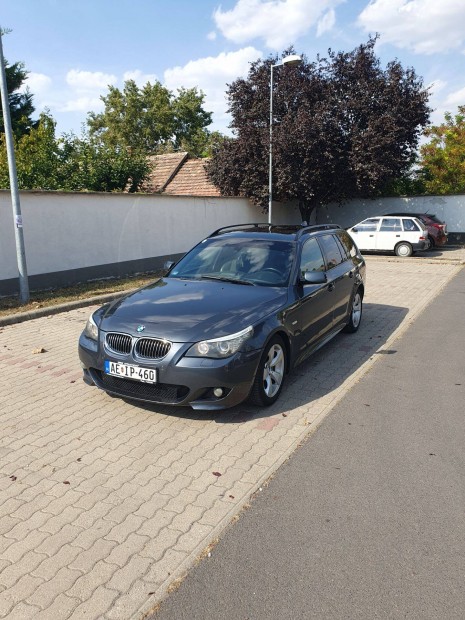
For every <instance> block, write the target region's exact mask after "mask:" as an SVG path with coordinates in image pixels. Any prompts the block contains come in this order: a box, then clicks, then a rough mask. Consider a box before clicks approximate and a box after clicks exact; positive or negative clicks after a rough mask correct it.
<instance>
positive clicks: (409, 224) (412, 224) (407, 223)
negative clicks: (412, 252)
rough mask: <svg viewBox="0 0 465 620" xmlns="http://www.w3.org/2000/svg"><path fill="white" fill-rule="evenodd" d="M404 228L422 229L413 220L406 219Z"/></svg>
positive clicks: (408, 229) (409, 229)
mask: <svg viewBox="0 0 465 620" xmlns="http://www.w3.org/2000/svg"><path fill="white" fill-rule="evenodd" d="M404 230H405V231H407V232H408V231H413V230H420V229H419V227H418V226H417V224H416V223H415V222H414V221H413V220H404Z"/></svg>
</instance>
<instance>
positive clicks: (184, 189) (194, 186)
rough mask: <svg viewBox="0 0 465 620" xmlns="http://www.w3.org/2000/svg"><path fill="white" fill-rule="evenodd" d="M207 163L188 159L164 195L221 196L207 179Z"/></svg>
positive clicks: (205, 160)
mask: <svg viewBox="0 0 465 620" xmlns="http://www.w3.org/2000/svg"><path fill="white" fill-rule="evenodd" d="M207 162H208V160H207V159H187V160H186V161H185V162H183V165H182V166H181V168H180V169H179V170H178V172H177V174H176V175H175V176H174V177H173V179H172V180H171V181H170V182H169V183H168V185H167V186H166V189H165V192H164V193H165V194H170V195H172V196H221V193H220V190H219V189H218V188H217V187H215V185H213V183H212V182H211V181H210V180H209V179H208V177H207V172H206V169H205V165H206V163H207Z"/></svg>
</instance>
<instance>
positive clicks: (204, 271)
mask: <svg viewBox="0 0 465 620" xmlns="http://www.w3.org/2000/svg"><path fill="white" fill-rule="evenodd" d="M365 269H366V267H365V261H364V259H363V257H362V256H361V254H360V252H359V250H358V248H357V246H356V245H355V243H354V241H353V240H352V238H351V237H350V235H349V234H348V233H347V232H346V231H345V230H343V229H341V228H339V227H338V226H333V225H321V226H275V225H269V224H263V223H260V224H244V225H237V226H228V227H225V228H221V229H219V230H217V231H215V232H214V233H212V234H211V235H210V236H209V237H208V238H206V239H204V240H203V241H201V242H200V243H199V244H198V245H196V246H195V247H194V248H193V249H192V250H190V252H188V253H187V254H186V255H184V257H183V258H181V260H179V262H177V263H176V264H173V263H172V264H170V265H167V273H166V275H165V276H164V277H162V278H161V279H159V280H157V281H155V282H153V283H151V284H149V285H148V286H144V287H143V288H141V289H138V290H137V291H135V292H132V293H129V294H128V295H126V296H124V297H122V298H121V299H118V300H116V301H113V302H111V303H109V304H106V305H104V306H102V307H101V308H100V309H99V310H97V311H96V312H94V313H93V314H92V315H91V316H90V317H89V320H88V321H87V325H86V327H85V329H84V331H83V333H82V334H81V337H80V339H79V357H80V360H81V364H82V367H83V371H84V376H83V378H84V381H85V382H86V383H87V384H88V385H96V386H97V387H98V388H100V389H102V390H104V391H105V392H107V393H109V394H111V395H113V396H119V397H122V398H126V399H133V400H140V401H147V402H151V403H163V404H169V405H184V406H190V407H192V408H193V409H223V408H226V407H232V406H234V405H237V404H239V403H240V402H242V401H244V400H245V399H247V398H249V399H250V400H251V401H252V402H253V403H255V404H257V405H261V406H268V405H271V404H272V403H274V402H275V401H276V400H277V398H278V397H279V394H280V392H281V390H282V387H283V383H284V379H285V376H286V374H287V373H288V372H290V371H291V370H292V368H293V367H294V366H296V365H297V364H299V363H301V362H302V361H303V360H305V359H306V358H307V357H308V356H309V355H310V354H311V353H313V352H314V351H316V350H317V349H319V348H320V347H321V346H322V345H323V344H325V343H326V342H328V341H329V340H330V339H331V338H332V337H333V336H335V335H336V334H337V333H338V332H340V331H341V330H344V331H346V332H356V331H357V330H358V328H359V326H360V322H361V318H362V300H363V295H364V292H365Z"/></svg>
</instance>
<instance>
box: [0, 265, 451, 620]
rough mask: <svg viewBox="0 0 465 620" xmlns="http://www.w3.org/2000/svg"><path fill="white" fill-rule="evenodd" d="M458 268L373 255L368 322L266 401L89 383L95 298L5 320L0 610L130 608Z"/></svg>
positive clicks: (240, 500)
mask: <svg viewBox="0 0 465 620" xmlns="http://www.w3.org/2000/svg"><path fill="white" fill-rule="evenodd" d="M459 268H460V267H459V266H457V265H454V264H451V263H447V262H442V263H438V262H435V261H434V260H426V259H425V260H423V259H422V260H419V259H415V258H414V259H410V260H407V261H399V260H397V259H392V260H391V259H387V258H385V259H378V258H377V257H376V258H375V257H372V258H369V259H368V271H367V274H368V275H367V279H368V282H367V294H366V298H365V305H364V320H363V325H362V329H361V330H360V331H359V332H358V333H357V335H355V336H346V335H341V336H338V337H337V338H335V339H334V340H333V341H332V342H331V343H329V344H328V345H327V346H326V347H325V348H323V349H322V350H321V351H319V352H318V353H316V354H315V355H314V356H313V357H312V358H311V359H310V360H309V361H308V362H306V363H305V364H303V365H302V366H300V367H299V368H298V369H296V370H295V372H294V373H293V374H292V375H291V376H289V378H288V381H287V384H286V385H285V389H284V390H283V393H282V396H281V399H280V401H279V403H277V404H276V405H274V406H273V407H271V408H269V409H267V410H258V409H256V408H255V407H252V406H250V405H248V404H244V405H241V406H239V407H236V408H235V409H233V410H231V411H226V412H217V413H211V414H210V413H205V412H204V413H199V412H194V411H190V410H179V409H176V408H174V407H155V406H153V407H149V408H144V407H143V406H139V405H137V404H132V403H129V402H126V401H123V400H119V399H111V398H109V397H107V396H106V395H105V394H103V393H102V392H100V391H99V390H97V389H90V388H88V387H87V386H85V385H84V384H83V383H82V382H81V381H80V379H79V377H80V369H79V363H78V359H77V355H76V343H77V338H78V335H79V333H80V331H81V329H82V327H83V325H84V322H85V320H86V317H87V315H88V313H89V312H90V311H91V310H92V309H91V308H90V309H85V310H83V309H78V310H73V311H70V312H66V313H63V314H59V315H54V316H53V317H43V318H40V319H36V320H34V321H29V322H26V323H22V324H17V325H11V326H6V327H4V328H2V329H1V330H0V393H1V394H2V400H1V402H0V425H1V428H2V436H1V438H0V468H1V469H0V472H1V475H0V533H1V534H3V535H4V536H3V538H2V539H1V541H2V543H3V550H4V555H2V556H0V617H2V616H3V617H8V618H12V619H14V620H17V619H20V618H22V617H24V618H28V617H30V618H37V619H38V620H65V619H66V620H67V619H68V618H70V617H71V618H73V619H74V620H77V619H78V618H79V619H80V618H86V620H97V619H98V620H100V619H105V620H110V619H111V620H128V619H129V618H131V619H132V618H134V619H135V620H139V617H140V616H141V614H142V613H143V612H144V611H147V610H148V609H149V608H151V607H153V605H154V604H155V603H156V602H157V600H158V598H159V597H160V596H162V595H163V594H164V592H166V588H167V586H168V585H169V583H170V580H172V579H175V578H177V577H179V576H181V575H182V571H183V570H185V569H186V568H187V567H189V566H190V565H192V564H193V562H194V560H195V558H196V556H197V555H198V554H199V553H200V551H202V550H203V549H204V548H205V547H207V545H208V544H209V543H210V542H211V541H212V539H213V538H214V537H216V536H218V533H219V532H220V531H221V529H222V528H223V527H224V526H225V525H226V523H227V522H228V521H229V520H230V518H231V517H232V516H233V515H234V514H236V513H237V512H238V511H239V510H240V509H241V508H242V506H243V505H244V503H246V502H247V501H248V499H249V498H250V496H251V494H253V493H254V492H255V491H256V490H257V489H258V487H259V486H260V485H261V484H263V482H264V481H265V480H266V478H267V477H269V476H270V475H271V474H272V473H273V471H274V469H275V468H276V467H277V466H279V464H280V463H282V462H283V461H284V460H285V458H287V457H288V456H289V453H290V452H291V451H292V450H293V449H294V447H295V446H296V445H298V443H299V442H300V441H302V440H303V439H304V438H305V437H306V435H307V434H308V433H309V432H311V431H312V430H313V429H314V428H315V427H316V426H317V425H318V424H319V423H320V422H321V420H322V419H323V418H324V416H325V415H326V414H327V412H328V411H329V410H330V409H331V408H332V407H333V406H334V404H335V403H336V402H337V401H338V399H339V398H341V396H342V395H343V394H344V393H345V391H346V390H347V389H349V388H350V386H351V385H352V384H353V383H354V382H355V381H357V380H359V379H360V377H362V376H363V374H364V372H366V370H367V369H368V368H369V367H370V365H371V364H373V363H375V361H376V359H377V357H379V356H378V355H377V351H378V350H383V349H389V348H392V346H393V342H394V340H395V338H396V337H398V336H399V335H401V334H402V332H403V330H405V329H406V328H407V326H408V325H409V324H410V323H411V322H412V321H413V320H414V319H415V317H416V316H417V315H418V313H419V312H421V310H422V309H423V307H425V306H426V305H427V304H428V303H429V301H430V300H431V299H432V298H433V297H434V296H435V295H436V294H438V292H439V291H440V290H441V287H442V286H444V284H445V283H446V282H447V281H448V280H449V279H450V278H451V277H453V275H454V273H456V271H457V270H458V269H459ZM57 334H60V337H59V338H57ZM40 347H43V348H44V349H45V350H46V353H43V354H41V355H34V354H32V351H33V350H34V349H37V348H40ZM341 351H342V352H343V355H342V356H341ZM25 384H27V386H28V389H27V390H25V389H24V385H25ZM283 414H284V415H283ZM214 472H215V473H216V474H218V473H219V474H221V476H217V475H214ZM68 483H69V484H68ZM2 558H3V559H2ZM5 601H9V603H8V602H5Z"/></svg>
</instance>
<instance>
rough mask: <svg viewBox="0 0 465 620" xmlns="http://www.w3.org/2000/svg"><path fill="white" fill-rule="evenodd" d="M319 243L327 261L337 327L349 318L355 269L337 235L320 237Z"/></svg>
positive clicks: (333, 325)
mask: <svg viewBox="0 0 465 620" xmlns="http://www.w3.org/2000/svg"><path fill="white" fill-rule="evenodd" d="M318 242H319V244H320V247H321V249H322V251H323V257H324V259H325V264H326V277H327V279H328V290H329V291H330V292H331V294H332V299H331V303H332V307H333V319H332V322H331V325H332V327H335V326H336V325H338V324H339V323H341V322H342V321H343V320H344V319H345V317H346V316H347V312H348V307H349V303H350V299H351V297H352V291H353V289H354V274H355V267H354V264H353V263H352V261H349V260H348V257H347V254H346V251H345V250H344V248H343V246H342V244H341V243H340V242H339V241H338V239H337V236H336V235H334V234H326V235H320V236H319V237H318Z"/></svg>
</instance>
